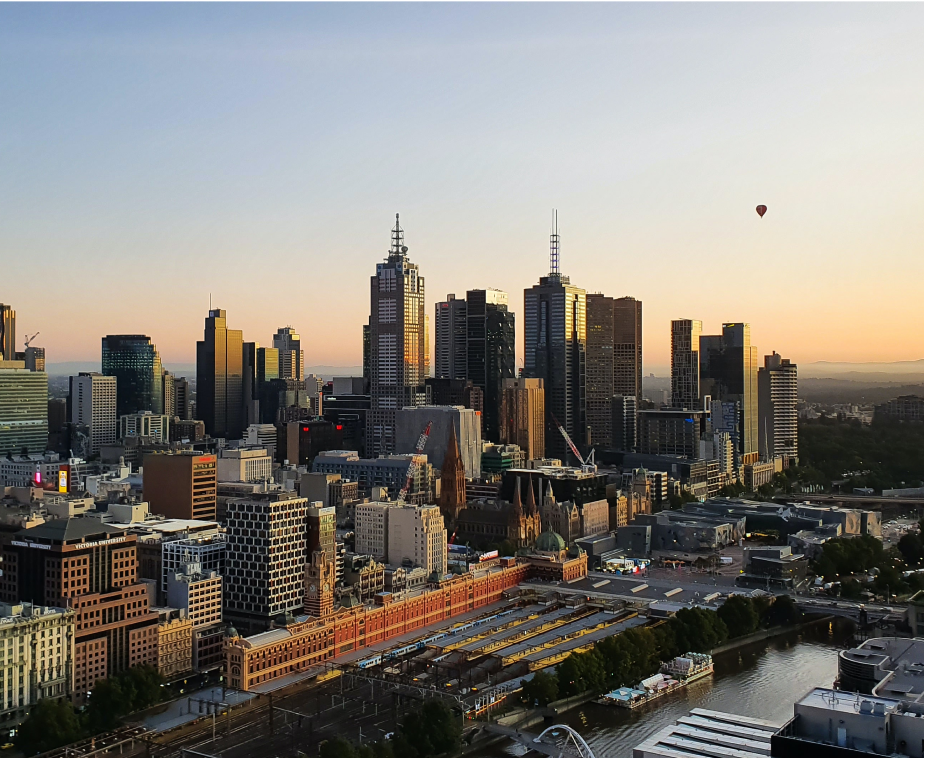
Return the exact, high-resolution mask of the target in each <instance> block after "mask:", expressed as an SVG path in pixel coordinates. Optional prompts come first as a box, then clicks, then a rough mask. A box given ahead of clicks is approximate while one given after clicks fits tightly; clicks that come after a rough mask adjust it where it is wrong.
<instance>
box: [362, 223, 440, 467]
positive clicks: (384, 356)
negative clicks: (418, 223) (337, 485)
mask: <svg viewBox="0 0 925 758" xmlns="http://www.w3.org/2000/svg"><path fill="white" fill-rule="evenodd" d="M424 343H425V319H424V277H422V276H420V274H419V272H418V267H417V265H416V264H414V263H411V261H410V260H409V258H408V248H407V247H406V246H405V233H404V230H403V229H402V228H401V226H400V224H399V219H398V214H395V227H394V228H393V229H392V245H391V248H390V249H389V253H388V257H387V258H386V260H385V262H383V263H379V264H377V265H376V273H375V275H374V276H372V277H371V278H370V315H369V379H370V411H369V418H368V421H367V425H366V451H367V454H369V455H383V454H388V453H393V452H395V413H396V411H398V409H399V408H405V407H411V406H416V405H423V404H424V403H425V402H426V397H427V391H426V387H425V384H424V380H425V379H426V378H427V373H426V365H425V364H426V363H427V360H426V357H425V345H424Z"/></svg>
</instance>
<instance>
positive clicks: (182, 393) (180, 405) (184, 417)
mask: <svg viewBox="0 0 925 758" xmlns="http://www.w3.org/2000/svg"><path fill="white" fill-rule="evenodd" d="M171 379H172V382H171V383H172V384H173V404H174V407H173V411H174V412H173V415H174V417H175V418H179V419H180V420H181V421H189V420H190V419H192V415H191V408H190V389H189V381H188V380H187V378H186V377H185V376H174V377H171ZM165 413H166V411H165Z"/></svg>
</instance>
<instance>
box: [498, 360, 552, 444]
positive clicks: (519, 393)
mask: <svg viewBox="0 0 925 758" xmlns="http://www.w3.org/2000/svg"><path fill="white" fill-rule="evenodd" d="M499 441H500V442H502V443H506V444H510V445H517V446H518V447H519V448H520V449H521V450H523V451H524V454H525V455H526V458H527V460H534V459H536V458H543V457H544V456H545V454H546V391H545V388H544V387H543V380H542V379H525V378H520V379H505V380H504V385H503V387H502V395H501V433H500V436H499Z"/></svg>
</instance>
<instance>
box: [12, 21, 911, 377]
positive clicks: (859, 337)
mask: <svg viewBox="0 0 925 758" xmlns="http://www.w3.org/2000/svg"><path fill="white" fill-rule="evenodd" d="M665 8H670V9H671V12H670V13H665V12H663V9H665ZM921 15H922V13H921V8H918V7H915V6H902V5H886V6H882V5H878V6H876V7H871V6H864V5H848V4H844V5H826V6H808V5H803V4H799V5H785V4H781V5H777V6H712V5H703V4H694V5H688V6H684V5H677V6H655V5H653V6H646V5H641V6H572V7H568V8H563V7H562V6H556V5H548V6H529V5H522V6H477V7H473V8H468V9H466V10H465V12H462V11H460V10H458V9H456V8H454V7H453V6H442V7H441V6H430V7H428V6H423V7H422V6H418V7H405V6H382V7H368V6H365V7H362V11H361V10H360V7H359V6H352V7H324V6H293V7H278V6H277V7H273V6H270V7H266V8H260V9H259V11H255V10H254V9H252V8H249V7H246V6H242V7H238V8H234V9H232V8H228V7H225V8H218V7H190V6H187V7H182V6H180V7H168V6H149V7H126V6H114V7H110V8H105V9H103V8H94V7H81V6H75V7H63V8H60V7H56V8H55V9H54V11H53V12H52V9H51V8H49V7H40V6H36V7H23V6H5V7H3V8H2V9H0V18H2V19H3V23H2V24H0V42H2V44H0V63H2V64H3V65H0V71H4V72H6V73H2V74H0V95H2V96H3V97H4V99H5V101H6V102H8V103H10V104H11V107H10V108H9V109H8V110H7V113H6V115H5V117H4V130H5V133H6V134H7V144H8V146H9V149H8V150H7V151H5V153H4V156H3V157H2V159H0V169H2V170H0V201H2V202H3V204H4V207H5V208H6V209H8V213H7V218H8V222H7V223H5V224H4V225H3V228H2V230H0V245H2V246H3V248H4V249H5V250H6V251H8V252H9V253H10V254H9V255H8V256H7V259H8V260H5V268H6V270H7V271H8V273H9V279H8V280H9V281H17V282H24V281H29V279H30V277H32V278H34V277H35V275H36V274H35V271H36V268H35V265H36V262H37V261H39V262H41V264H42V266H43V269H47V270H48V271H53V272H56V273H55V276H56V277H59V278H60V280H61V281H64V282H67V284H68V287H67V288H65V289H64V290H63V291H60V292H59V294H58V296H57V297H54V298H42V299H41V301H39V300H36V301H34V302H29V300H28V299H25V298H21V297H15V296H14V295H13V293H12V292H9V293H7V292H5V291H4V292H2V293H0V300H2V302H10V303H12V304H13V305H14V307H15V308H16V309H17V311H18V319H19V324H20V326H19V334H20V335H25V334H32V333H34V332H41V337H40V339H39V343H40V344H41V345H42V346H43V347H45V348H46V350H47V356H48V360H49V362H50V363H57V362H64V361H82V360H87V361H92V360H95V359H96V358H97V357H98V345H99V342H98V340H99V339H100V337H101V336H102V335H105V334H120V333H121V334H132V333H143V334H147V335H149V336H150V337H151V339H152V341H153V342H154V343H155V344H157V345H158V349H159V351H160V353H161V355H162V358H163V361H164V363H165V364H167V365H168V366H169V365H170V364H176V363H192V362H193V361H194V357H195V342H196V340H197V338H198V335H199V333H200V329H201V319H202V318H203V317H204V315H205V314H206V313H207V312H208V310H209V298H210V295H211V299H212V303H213V304H214V307H221V308H225V309H226V310H227V311H228V313H229V317H231V318H233V319H234V323H235V325H236V327H238V328H240V329H242V330H243V331H244V336H245V339H247V340H251V341H257V342H259V343H261V345H263V344H267V345H269V344H270V341H271V339H272V335H273V334H274V333H275V332H276V330H277V329H278V328H279V327H280V325H282V324H292V326H293V327H294V328H295V329H296V331H298V332H299V333H301V334H302V336H303V349H304V351H305V362H306V365H307V366H312V365H319V364H325V365H331V366H358V365H360V363H361V354H362V343H361V328H362V325H363V324H364V323H365V320H366V317H367V315H368V314H367V313H366V310H367V307H368V302H367V292H366V283H365V275H364V274H363V273H361V272H366V271H368V270H369V269H370V267H371V266H373V265H375V263H377V262H380V261H381V260H382V259H383V258H384V257H385V253H386V251H387V249H388V238H387V234H388V225H389V224H390V219H391V218H392V217H393V216H394V213H395V212H400V213H401V214H402V222H403V226H404V227H405V229H406V234H407V239H408V244H409V246H410V247H411V249H412V251H413V255H414V260H415V262H416V263H417V264H418V265H419V266H420V267H421V272H422V275H423V276H425V277H426V278H427V280H428V297H427V302H426V303H425V313H426V314H428V315H430V314H432V313H433V307H434V303H436V302H438V301H440V300H442V299H443V297H444V296H445V295H446V293H449V292H455V293H457V294H459V293H462V292H465V291H467V290H469V289H485V288H489V287H492V288H497V289H501V290H504V291H506V292H508V293H511V310H512V311H513V312H514V313H515V315H516V316H517V341H516V344H517V360H518V365H522V362H523V323H524V321H523V300H522V297H521V296H520V295H519V293H521V292H522V291H523V290H524V289H525V288H527V287H530V286H532V284H533V283H534V282H535V281H536V280H537V279H538V277H539V276H541V275H544V274H545V273H546V270H545V269H546V267H547V248H548V245H547V240H548V234H549V228H548V226H549V224H548V216H549V209H550V208H552V207H556V208H558V209H559V211H560V213H559V218H560V224H559V226H560V232H561V235H562V263H561V267H562V271H563V272H564V273H566V274H567V275H569V276H570V278H571V280H572V281H573V282H574V283H575V284H576V285H577V286H579V287H582V288H584V289H586V290H587V291H588V292H589V293H595V292H601V293H603V294H605V295H607V296H609V297H623V296H632V297H635V298H637V299H639V300H641V301H643V302H644V303H645V310H646V318H645V321H644V333H643V342H644V351H643V358H644V367H643V370H644V372H645V373H646V374H648V373H649V371H650V367H658V368H663V367H667V365H668V364H669V344H670V321H671V320H672V319H677V318H692V319H697V320H701V321H702V322H703V323H704V328H705V329H707V330H715V329H716V328H717V326H718V325H720V324H722V323H723V322H727V321H737V322H746V323H750V324H752V330H753V342H754V344H756V345H757V346H758V349H759V352H760V353H761V354H768V353H770V352H771V351H772V350H776V351H778V352H779V353H781V354H783V355H787V356H789V357H790V358H791V359H792V360H794V361H795V362H796V363H799V364H805V363H807V362H811V361H816V360H827V361H899V360H917V359H919V358H920V357H921V344H922V338H923V332H922V318H921V315H922V314H921V304H922V299H923V290H922V276H921V273H922V257H921V250H922V247H923V225H922V218H921V207H922V204H923V192H922V184H923V182H922V168H921V167H922V144H921V139H920V135H921V132H922V110H923V108H922V89H923V88H922V75H921V70H920V69H921V67H920V66H918V65H916V61H919V58H920V49H921V37H922V35H921V23H920V22H921ZM361 16H362V17H363V18H362V19H361V18H360V17H361ZM178 25H180V26H184V28H185V32H184V34H183V35H180V36H175V35H174V34H173V32H174V31H175V29H176V28H177V27H178ZM207 28H208V29H209V31H208V39H207V37H206V35H207V31H206V30H207ZM88 35H89V36H88ZM325 35H327V37H326V36H325ZM328 38H333V39H334V40H336V43H335V44H331V42H330V41H328ZM88 40H91V42H88ZM397 46H398V47H400V49H401V50H402V56H401V58H402V59H404V58H407V59H408V62H407V63H406V62H402V60H396V56H395V55H394V54H393V53H392V52H390V51H393V50H394V49H396V47H397ZM512 51H514V52H512ZM704 51H711V52H706V53H705V52H704ZM783 51H786V54H784V52H783ZM910 62H911V64H912V65H910ZM24 71H26V72H28V73H27V74H25V75H23V74H22V72H24ZM10 72H15V73H13V74H11V73H10ZM627 72H631V73H627ZM38 93H41V97H38ZM396 96H398V97H399V98H400V100H401V102H402V108H401V111H400V112H397V113H396V112H394V111H392V110H391V109H390V105H391V104H392V103H393V101H394V98H395V97H396ZM305 103H311V106H307V105H305ZM550 109H552V111H553V112H554V113H555V114H559V115H557V116H556V117H554V118H552V119H548V118H546V119H544V118H542V117H541V116H543V115H544V114H546V113H548V112H549V111H550ZM319 112H321V113H323V114H324V116H325V117H324V118H323V119H319V118H318V117H317V115H318V113H319ZM322 121H323V122H326V124H325V125H322V124H321V123H320V122H322ZM332 124H333V126H332ZM550 159H551V165H550ZM395 177H398V180H397V181H396V180H395ZM759 203H761V204H766V205H767V206H768V212H767V214H766V215H765V216H764V217H763V218H759V217H758V215H757V214H756V213H755V210H754V209H755V206H756V205H757V204H759ZM710 270H712V271H716V272H717V273H716V275H715V276H702V277H698V280H697V281H696V282H693V283H685V282H684V281H683V278H682V277H681V276H680V274H681V272H684V271H699V272H704V271H710ZM100 271H103V272H105V274H104V275H103V279H102V281H104V282H109V283H110V286H111V287H113V288H114V290H113V293H112V295H111V296H107V297H100V296H98V295H93V296H89V295H85V294H83V293H85V292H93V293H99V292H100V290H99V284H100ZM299 271H301V272H303V274H302V281H301V282H300V290H299V294H300V296H299V297H293V298H286V297H277V298H266V297H259V298H257V299H256V300H255V299H253V297H252V295H253V294H254V293H255V292H258V293H259V292H274V291H278V290H279V288H280V287H281V286H282V284H283V283H284V282H286V281H288V280H289V279H290V278H291V277H292V276H293V275H294V274H298V272H299ZM896 271H904V272H906V273H907V274H908V275H907V276H903V277H896V276H895V272H896ZM725 274H733V275H735V278H736V280H738V281H741V282H745V283H747V284H748V286H743V287H729V286H727V282H728V278H726V276H725ZM122 280H124V281H126V282H127V284H126V285H124V286H123V287H122V289H121V291H120V289H119V288H118V287H117V285H116V284H115V282H117V281H122ZM132 282H135V283H137V282H144V283H145V286H146V287H153V288H155V289H156V290H158V291H160V292H161V293H162V297H161V299H160V300H159V302H161V303H162V304H163V305H164V306H165V307H161V308H158V309H156V310H155V309H152V308H150V307H148V308H139V307H135V306H134V304H133V300H132V299H131V296H132V294H134V292H135V286H134V285H133V284H132ZM880 290H883V291H889V293H890V297H879V296H878V297H872V296H871V294H870V293H871V292H876V291H880ZM682 292H683V293H684V299H683V303H682V302H679V299H678V296H679V295H680V293H682ZM249 298H250V299H249ZM239 303H240V305H238V304H239ZM252 303H259V308H253V307H251V304H252ZM114 305H115V306H116V307H113V306H114ZM682 306H683V307H682ZM78 309H79V311H80V314H81V317H80V319H74V318H71V314H73V312H74V311H75V310H78ZM332 313H336V314H337V317H336V318H331V314H332ZM897 323H901V324H903V328H901V329H897V328H896V327H895V325H896V324H897ZM322 325H323V328H322ZM809 325H811V327H810V326H809ZM432 329H433V327H432ZM820 333H824V334H825V335H826V339H825V340H824V341H821V340H818V339H817V336H818V334H820ZM430 341H431V350H433V346H434V345H433V343H434V339H433V333H431V340H430ZM19 347H21V345H20V346H19Z"/></svg>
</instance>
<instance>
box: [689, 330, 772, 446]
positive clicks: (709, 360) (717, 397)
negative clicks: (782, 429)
mask: <svg viewBox="0 0 925 758" xmlns="http://www.w3.org/2000/svg"><path fill="white" fill-rule="evenodd" d="M699 363H700V395H701V397H703V398H705V397H707V396H709V397H710V399H711V401H712V402H717V401H719V402H722V403H738V404H739V441H738V452H739V454H741V456H742V463H754V462H755V461H757V460H758V348H756V347H754V346H753V345H752V344H751V327H750V326H749V325H748V324H741V323H729V324H723V333H722V334H718V335H702V336H701V337H700V356H699ZM686 407H688V408H690V409H693V408H695V407H696V406H686Z"/></svg>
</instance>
